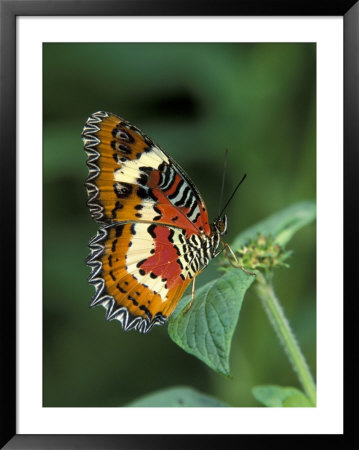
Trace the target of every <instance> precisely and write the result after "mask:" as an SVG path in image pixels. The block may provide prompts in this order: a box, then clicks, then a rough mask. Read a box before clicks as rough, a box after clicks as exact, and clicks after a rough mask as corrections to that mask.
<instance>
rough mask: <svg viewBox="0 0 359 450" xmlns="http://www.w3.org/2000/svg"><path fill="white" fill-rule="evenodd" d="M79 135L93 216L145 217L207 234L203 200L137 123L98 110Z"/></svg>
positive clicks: (114, 220)
mask: <svg viewBox="0 0 359 450" xmlns="http://www.w3.org/2000/svg"><path fill="white" fill-rule="evenodd" d="M83 139H84V144H85V150H86V151H87V153H88V161H87V164H88V166H89V169H90V174H89V177H88V179H87V183H86V186H87V191H88V197H89V199H88V205H89V207H90V211H91V214H92V217H93V218H94V219H95V220H96V221H98V222H101V223H105V224H111V223H117V222H121V221H124V220H134V221H138V220H141V221H150V222H158V223H163V224H167V225H174V226H178V227H181V228H184V229H186V231H187V233H188V234H192V233H198V230H200V231H203V232H204V233H206V234H207V235H209V234H210V227H209V224H208V214H207V211H206V207H205V204H204V202H203V200H202V198H201V197H200V194H199V192H198V190H197V189H196V187H195V186H194V184H193V183H192V182H191V180H190V179H189V177H188V175H186V174H185V173H184V171H183V170H182V169H181V168H180V166H179V165H178V164H176V163H175V162H174V161H173V160H172V159H171V158H170V157H169V156H168V155H166V154H165V152H164V151H163V150H161V149H160V148H159V147H158V146H157V145H156V144H154V143H153V141H152V140H151V139H149V138H148V137H147V136H146V135H145V134H144V133H142V132H141V131H140V130H139V129H138V128H136V127H135V126H133V125H131V124H130V123H129V122H127V121H125V120H124V119H121V118H120V117H118V116H116V115H114V114H110V113H104V112H97V113H94V114H92V116H90V117H89V119H88V121H87V123H86V126H85V128H84V131H83Z"/></svg>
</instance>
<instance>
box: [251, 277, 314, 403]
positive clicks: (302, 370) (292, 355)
mask: <svg viewBox="0 0 359 450" xmlns="http://www.w3.org/2000/svg"><path fill="white" fill-rule="evenodd" d="M255 289H256V292H257V294H258V296H259V297H260V299H261V300H262V303H263V306H264V309H265V310H266V313H267V315H268V317H269V319H270V321H271V323H272V325H273V327H274V329H275V330H276V332H277V334H278V337H279V340H280V341H281V342H282V344H283V346H284V349H285V351H286V353H287V355H288V357H289V360H290V362H291V364H292V366H293V369H294V371H295V372H296V373H297V375H298V378H299V381H300V383H301V384H302V386H303V389H304V391H305V393H306V394H307V396H308V398H309V400H310V401H311V402H312V404H313V406H315V404H316V388H315V383H314V380H313V377H312V375H311V373H310V370H309V367H308V365H307V363H306V361H305V359H304V356H303V354H302V352H301V350H300V347H299V345H298V343H297V341H296V339H295V337H294V334H293V332H292V330H291V328H290V325H289V322H288V320H287V319H286V317H285V315H284V312H283V309H282V307H281V305H280V303H279V300H278V298H277V296H276V295H275V292H274V289H273V286H272V283H271V282H270V281H268V280H267V279H266V278H265V277H264V276H263V275H262V274H261V273H259V274H258V275H257V278H256V283H255Z"/></svg>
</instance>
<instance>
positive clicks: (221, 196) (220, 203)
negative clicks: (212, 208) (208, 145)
mask: <svg viewBox="0 0 359 450" xmlns="http://www.w3.org/2000/svg"><path fill="white" fill-rule="evenodd" d="M227 160H228V148H226V150H225V153H224V163H223V173H222V188H221V195H220V197H219V205H218V213H219V212H220V210H221V206H222V201H223V192H224V180H225V177H226V171H227ZM218 217H221V216H220V214H218Z"/></svg>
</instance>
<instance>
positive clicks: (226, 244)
mask: <svg viewBox="0 0 359 450" xmlns="http://www.w3.org/2000/svg"><path fill="white" fill-rule="evenodd" d="M223 245H224V248H223V250H224V254H225V255H226V258H227V259H228V262H229V264H230V265H231V266H232V267H236V268H237V269H241V270H243V272H245V273H247V274H248V275H253V276H255V275H256V274H255V273H253V272H250V271H249V270H246V269H245V268H244V267H243V266H241V264H239V261H238V259H237V257H236V255H235V253H234V251H233V250H232V248H231V246H230V245H229V244H228V243H227V242H226V243H225V244H223ZM227 249H228V250H229V252H230V253H231V255H232V257H233V259H234V260H235V263H234V262H233V260H232V259H231V258H230V257H229V256H228V254H227Z"/></svg>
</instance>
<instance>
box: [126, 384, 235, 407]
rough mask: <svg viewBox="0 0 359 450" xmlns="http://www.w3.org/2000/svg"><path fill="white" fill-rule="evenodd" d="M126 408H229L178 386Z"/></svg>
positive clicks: (158, 392) (207, 396)
mask: <svg viewBox="0 0 359 450" xmlns="http://www.w3.org/2000/svg"><path fill="white" fill-rule="evenodd" d="M126 406H130V407H156V406H157V407H171V406H172V407H193V406H200V407H211V408H213V407H224V406H229V405H227V404H226V403H224V402H221V401H220V400H217V399H216V398H215V397H211V396H210V395H207V394H203V393H202V392H198V391H196V390H195V389H192V388H189V387H186V386H183V387H182V386H178V387H173V388H169V389H162V390H160V391H156V392H154V393H152V394H148V395H145V396H143V397H140V398H139V399H137V400H134V401H133V402H131V403H128V404H127V405H126Z"/></svg>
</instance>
